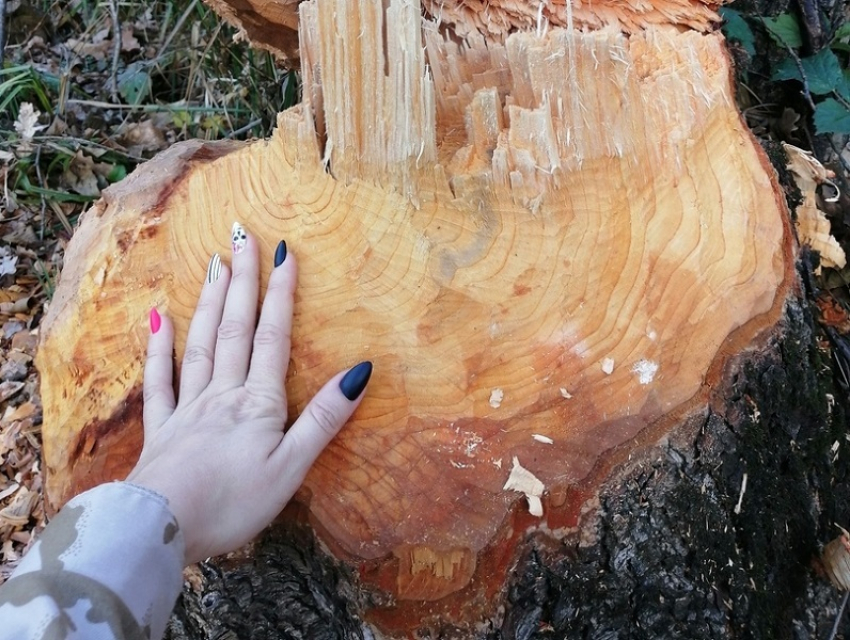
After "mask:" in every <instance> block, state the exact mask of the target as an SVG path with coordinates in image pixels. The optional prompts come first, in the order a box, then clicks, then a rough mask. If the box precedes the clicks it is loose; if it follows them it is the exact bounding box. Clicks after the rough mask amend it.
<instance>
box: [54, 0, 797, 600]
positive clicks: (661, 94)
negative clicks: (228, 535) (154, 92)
mask: <svg viewBox="0 0 850 640" xmlns="http://www.w3.org/2000/svg"><path fill="white" fill-rule="evenodd" d="M511 4H517V3H511ZM519 4H523V3H519ZM526 4H527V5H528V6H532V5H534V6H537V5H536V4H535V3H526ZM553 4H556V5H557V3H553ZM283 5H286V3H283ZM458 6H460V4H458ZM465 6H468V3H465ZM595 6H596V5H594V7H595ZM607 6H609V5H607V4H605V3H603V4H601V5H599V15H600V16H604V11H605V7H607ZM664 6H666V5H664ZM689 6H695V7H697V8H700V7H703V5H702V4H699V3H698V4H696V5H689ZM586 10H588V11H589V10H590V9H586ZM482 11H483V10H482ZM600 20H601V21H602V23H603V24H604V23H607V21H606V20H604V19H603V18H602V17H600ZM555 22H556V25H555V26H552V25H550V24H549V22H548V21H545V20H544V21H542V22H540V23H535V25H534V28H533V29H530V30H528V31H518V32H515V33H513V34H512V35H510V36H509V37H507V38H505V39H504V41H502V40H500V39H499V38H495V37H491V36H490V35H489V34H481V33H479V31H477V30H476V29H477V27H476V28H472V27H471V31H469V32H467V34H466V35H467V37H466V39H465V40H464V41H463V42H462V43H461V41H460V40H459V39H458V38H457V37H456V33H455V31H454V30H453V29H452V28H451V25H446V24H442V25H440V24H437V23H436V22H434V21H433V20H431V19H428V18H427V17H426V18H423V17H422V14H421V8H420V6H419V4H418V3H414V2H411V1H409V0H392V1H391V2H389V5H388V8H387V9H386V13H385V11H384V9H383V5H382V3H381V2H380V1H376V2H359V3H348V2H344V1H343V0H328V1H322V0H319V1H318V2H317V1H315V0H313V1H310V2H305V3H302V4H301V5H300V21H299V24H298V28H299V29H300V54H301V62H302V71H303V80H304V88H303V95H304V99H303V102H302V103H301V104H300V105H298V106H296V107H293V108H291V109H289V110H287V111H285V112H283V113H282V114H280V116H279V118H278V128H277V130H276V131H275V134H274V135H273V136H272V138H271V139H270V140H267V141H258V142H254V143H250V144H244V143H201V142H194V143H187V144H181V145H175V146H174V147H173V148H171V149H170V150H168V151H166V152H165V153H163V154H161V155H160V156H158V157H157V158H156V159H154V160H152V161H151V162H149V163H148V164H146V165H145V166H144V167H142V168H141V169H140V170H138V171H136V172H135V173H134V174H133V175H132V176H130V177H129V178H128V179H126V180H125V181H124V182H122V183H121V184H119V185H117V186H115V187H112V188H111V189H110V190H109V191H108V192H107V194H106V195H105V197H104V198H103V200H101V201H100V202H98V203H97V204H96V205H95V206H94V207H93V208H92V210H91V211H89V212H88V213H87V214H86V215H85V217H84V219H83V221H82V223H81V226H80V228H79V229H78V230H77V232H76V234H75V236H74V239H73V241H72V242H71V244H70V245H69V247H68V252H67V257H66V267H65V271H64V273H63V276H62V279H61V282H60V285H59V287H58V289H57V293H56V296H55V299H54V301H53V303H52V304H51V307H50V311H49V314H48V316H47V318H46V319H45V322H44V324H43V329H42V337H43V338H42V344H41V348H40V351H39V355H38V364H39V367H40V370H41V372H42V379H43V385H42V390H43V391H42V393H43V401H44V416H45V419H44V422H45V427H44V440H45V442H44V451H45V456H46V464H47V469H48V474H49V475H48V492H49V498H50V502H51V504H52V505H53V507H58V506H59V505H61V504H62V503H63V502H64V501H66V500H67V499H68V498H69V497H70V496H71V495H73V494H75V493H77V492H79V491H81V490H82V489H85V488H86V487H89V486H91V485H94V484H96V483H99V482H102V481H104V480H107V479H110V478H120V477H122V476H123V475H124V474H126V473H127V471H128V470H129V469H130V468H131V467H132V465H133V463H134V461H135V457H136V456H137V455H138V451H139V450H140V446H141V410H140V409H141V381H142V366H143V360H144V348H145V344H146V340H147V325H146V318H147V313H148V310H149V309H150V308H151V307H152V306H157V307H158V308H159V309H160V311H162V312H164V313H167V314H168V315H170V316H171V317H172V318H173V319H174V321H175V325H176V333H177V346H176V352H177V357H178V358H179V357H180V356H181V355H182V352H183V348H184V344H185V336H186V329H187V327H188V323H189V320H190V318H191V315H192V312H193V310H194V306H195V303H196V300H197V296H198V292H199V291H200V288H201V283H202V281H203V278H204V275H205V270H206V264H207V261H208V259H209V257H210V255H211V254H213V253H214V252H221V253H222V255H223V256H226V255H227V253H226V252H227V249H228V246H229V230H230V225H231V224H232V222H233V221H234V220H239V221H240V222H242V223H243V224H244V225H245V226H246V227H247V228H248V229H249V230H250V231H252V232H253V233H255V234H256V235H257V236H258V237H259V239H260V245H261V251H262V256H263V259H264V271H263V279H264V280H265V279H266V278H267V276H268V273H269V270H270V268H271V262H272V252H273V250H274V247H275V245H276V244H277V242H278V240H279V239H281V238H283V239H286V241H287V243H288V244H289V246H290V247H291V250H292V251H294V252H295V254H296V255H297V257H298V261H299V269H300V276H299V289H298V293H297V300H296V317H295V326H294V338H293V350H292V356H291V363H290V375H289V379H288V384H287V389H288V393H289V403H290V410H291V414H292V415H297V414H298V413H299V412H300V411H301V410H302V409H303V408H304V406H305V405H306V403H307V401H308V400H309V398H310V397H311V396H312V394H313V393H315V391H316V390H317V389H319V387H320V386H321V385H322V384H323V383H324V381H325V380H326V379H327V378H329V377H330V376H331V375H333V373H335V372H336V371H338V370H339V369H341V368H343V367H345V366H349V365H352V364H354V363H356V362H357V361H359V360H361V359H364V358H369V359H371V360H373V361H374V363H375V373H374V376H373V382H372V383H371V384H370V387H369V391H368V394H367V397H366V400H365V401H364V403H363V404H362V406H361V407H360V409H359V410H358V411H357V413H356V415H355V416H354V418H353V420H352V421H351V422H350V423H349V425H348V426H347V427H346V428H345V429H344V430H343V432H342V433H341V435H340V436H339V437H338V438H337V439H336V440H335V441H334V442H333V443H332V444H331V446H330V447H329V448H328V449H327V451H326V452H325V453H324V454H323V455H322V456H321V458H320V459H319V461H318V462H317V464H316V465H315V467H314V468H313V470H312V471H311V472H310V474H309V476H308V478H307V480H306V482H305V484H304V488H303V489H302V490H301V492H300V493H299V495H298V496H297V499H298V500H299V501H300V502H301V503H302V504H304V505H305V506H306V507H307V508H308V512H309V518H310V521H311V522H312V523H313V524H314V526H315V527H316V529H317V530H318V531H319V532H320V535H321V536H322V538H323V540H324V542H325V543H326V544H327V545H328V547H329V548H330V549H331V550H333V551H334V552H335V553H336V554H337V555H338V556H339V557H341V558H344V559H345V560H347V561H348V562H351V563H353V564H355V565H356V566H358V567H359V568H360V569H361V574H362V575H364V576H365V577H366V578H367V579H369V580H372V581H373V582H375V583H376V584H378V585H379V586H381V587H382V588H385V589H387V590H388V591H390V592H392V594H393V595H394V596H395V597H397V598H398V599H400V600H405V599H408V600H417V601H422V600H436V599H439V598H442V597H444V596H446V595H448V594H450V593H453V592H457V591H459V590H461V589H464V588H465V587H468V586H470V585H474V584H477V583H476V580H478V583H481V584H484V582H488V584H487V586H486V587H482V588H484V589H485V590H488V593H491V594H492V592H493V589H498V587H499V585H500V584H501V583H500V582H499V581H498V580H489V581H483V580H480V579H479V578H481V576H482V575H484V572H490V574H492V573H494V572H495V573H498V571H502V572H503V571H504V563H505V561H506V560H505V559H506V558H509V552H510V545H511V540H512V536H514V535H517V534H518V533H519V532H521V531H523V530H525V528H527V527H542V528H544V529H545V528H548V529H550V530H553V531H555V532H556V533H557V532H559V531H560V532H562V533H563V532H565V531H568V530H570V529H571V528H573V527H575V526H576V525H577V523H578V518H579V515H580V513H581V511H582V509H585V508H587V504H588V500H591V501H592V495H593V490H594V487H595V486H596V485H597V483H598V482H599V481H600V479H601V478H603V477H604V476H605V474H606V472H607V470H608V469H610V467H611V465H613V464H616V463H617V462H619V461H622V460H624V459H625V457H626V456H628V455H629V454H630V452H632V451H633V450H635V448H636V447H639V446H642V445H643V444H645V443H647V442H649V441H651V440H653V439H657V438H658V437H660V436H662V435H663V433H664V430H665V428H667V426H669V425H671V424H673V423H674V422H675V421H677V420H680V419H681V418H682V417H683V416H684V415H686V414H687V413H688V412H691V411H694V410H698V409H699V408H700V407H703V406H705V403H706V401H707V396H708V391H709V388H710V386H711V384H712V380H713V379H714V377H716V375H717V372H718V371H719V369H720V367H721V365H722V364H723V362H724V361H725V360H726V359H727V358H728V357H729V356H730V355H732V354H735V353H739V352H740V351H741V350H742V349H745V348H747V347H748V346H749V345H751V344H752V342H753V340H754V339H755V338H756V336H757V335H758V334H759V333H760V332H761V331H763V330H764V329H765V328H767V327H770V326H772V324H773V323H774V322H775V321H776V319H777V318H778V316H779V313H780V310H781V307H782V304H783V301H784V299H785V290H786V288H787V286H788V285H787V283H788V282H789V273H790V269H791V268H792V263H793V256H792V252H791V245H790V242H791V240H790V236H789V234H788V232H787V228H786V222H785V220H786V213H785V211H784V205H783V204H781V199H780V198H779V197H778V189H777V187H776V184H775V180H774V177H773V173H772V170H771V169H770V168H769V165H768V163H767V161H766V159H765V157H764V155H763V153H762V152H761V150H760V148H759V147H758V145H757V144H756V143H755V142H754V140H753V138H752V136H751V135H750V133H749V131H748V130H747V129H746V127H745V126H744V125H743V124H742V122H741V119H740V116H739V114H738V112H737V110H736V108H735V102H734V98H733V94H732V87H731V74H730V63H729V58H728V55H727V54H726V52H725V49H724V42H723V39H722V36H721V35H720V34H719V33H701V32H698V31H695V30H690V29H683V30H682V29H673V28H669V27H666V28H662V27H656V26H653V25H652V24H651V23H646V24H642V27H641V28H640V29H634V30H633V31H632V33H631V34H630V35H627V34H624V33H622V32H621V30H620V29H619V28H615V27H611V26H607V27H603V28H601V29H598V30H593V31H585V32H580V31H577V30H570V29H563V28H560V27H558V26H557V21H555ZM521 24H522V25H524V24H525V23H521ZM587 24H591V23H590V22H588V23H587ZM683 24H686V25H687V24H690V23H688V22H687V21H685V22H684V23H683ZM706 24H707V23H706ZM593 26H595V25H593ZM473 27H474V25H473ZM385 32H386V40H384V37H383V35H382V34H384V33H385ZM541 436H542V438H541ZM549 440H551V442H549ZM516 465H520V466H521V468H522V469H523V470H524V471H526V472H527V473H528V474H529V475H530V476H531V480H530V481H529V482H528V483H527V484H525V485H523V486H529V487H532V488H533V489H534V491H532V490H531V489H529V490H525V489H519V490H516V487H515V486H514V485H508V486H507V487H506V483H507V481H508V478H509V476H510V475H511V470H512V468H515V466H516ZM533 479H536V480H537V481H538V482H539V483H540V486H542V487H543V490H542V496H540V495H534V494H539V493H540V492H539V491H538V488H539V487H538V485H536V484H535V483H534V481H533ZM527 480H528V479H527ZM532 498H536V499H539V500H540V505H539V506H540V508H542V516H539V517H538V516H537V515H536V514H537V513H539V509H538V508H537V507H538V505H537V503H536V502H535V500H532ZM250 499H253V498H252V497H251V496H246V500H250ZM530 506H531V507H532V510H533V513H529V507H530ZM512 524H513V526H511V525H512ZM499 563H501V564H499ZM497 565H498V567H501V568H498V567H497ZM494 567H497V568H494ZM488 575H489V574H488ZM490 583H492V584H490Z"/></svg>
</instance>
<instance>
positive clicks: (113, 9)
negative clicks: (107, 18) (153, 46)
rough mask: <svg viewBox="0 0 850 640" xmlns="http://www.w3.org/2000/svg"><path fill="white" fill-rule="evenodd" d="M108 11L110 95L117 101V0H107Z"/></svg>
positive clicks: (118, 50) (118, 46)
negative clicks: (110, 44)
mask: <svg viewBox="0 0 850 640" xmlns="http://www.w3.org/2000/svg"><path fill="white" fill-rule="evenodd" d="M109 13H110V14H111V15H112V76H111V81H110V82H111V85H112V86H111V87H110V92H111V93H110V95H111V96H112V99H113V100H114V101H115V102H118V100H119V98H118V63H119V62H120V60H121V23H120V22H119V20H118V0H109Z"/></svg>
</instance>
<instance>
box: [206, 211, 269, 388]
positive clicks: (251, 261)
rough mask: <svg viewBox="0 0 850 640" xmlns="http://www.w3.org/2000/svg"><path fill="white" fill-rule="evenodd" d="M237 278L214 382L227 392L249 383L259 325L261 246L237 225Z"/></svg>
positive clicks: (223, 327)
mask: <svg viewBox="0 0 850 640" xmlns="http://www.w3.org/2000/svg"><path fill="white" fill-rule="evenodd" d="M232 233H233V238H232V240H233V275H232V276H231V279H230V288H229V289H228V291H227V300H226V302H225V305H224V313H223V314H222V317H221V324H220V325H219V327H218V335H217V338H218V341H217V343H216V348H215V364H214V367H213V380H214V381H216V382H218V383H220V384H221V385H222V386H223V387H224V388H233V387H238V386H240V385H242V384H244V383H245V378H246V376H247V375H248V363H249V362H250V359H251V343H252V342H253V338H254V327H255V324H256V321H257V295H258V293H259V282H258V280H259V260H258V256H257V253H258V251H257V242H256V240H255V239H254V238H253V236H250V235H248V234H247V233H246V232H245V230H244V229H243V228H242V225H240V224H239V223H238V222H234V223H233V232H232Z"/></svg>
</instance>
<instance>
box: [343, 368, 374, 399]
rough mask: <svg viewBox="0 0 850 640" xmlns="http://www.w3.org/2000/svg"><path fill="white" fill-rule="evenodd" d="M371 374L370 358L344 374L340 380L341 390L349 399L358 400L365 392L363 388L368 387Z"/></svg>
mask: <svg viewBox="0 0 850 640" xmlns="http://www.w3.org/2000/svg"><path fill="white" fill-rule="evenodd" d="M371 376H372V363H371V362H369V361H368V360H367V361H366V362H361V363H360V364H358V365H355V366H353V367H352V368H351V369H349V371H348V373H346V374H345V375H344V376H342V380H340V381H339V390H340V391H342V395H344V396H345V397H346V398H348V399H349V400H352V401H353V400H357V398H359V397H360V394H361V393H363V389H365V388H366V384H367V383H368V382H369V378H370V377H371Z"/></svg>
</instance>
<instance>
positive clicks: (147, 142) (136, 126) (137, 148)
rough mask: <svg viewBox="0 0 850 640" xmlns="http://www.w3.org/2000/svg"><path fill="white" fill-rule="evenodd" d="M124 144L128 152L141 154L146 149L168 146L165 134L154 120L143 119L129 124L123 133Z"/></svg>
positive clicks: (154, 149)
mask: <svg viewBox="0 0 850 640" xmlns="http://www.w3.org/2000/svg"><path fill="white" fill-rule="evenodd" d="M121 142H122V144H124V145H126V146H127V152H128V153H129V154H131V155H135V156H139V155H142V153H143V152H145V151H159V150H160V149H164V148H165V147H167V146H168V142H167V141H166V140H165V136H164V135H163V133H162V131H161V130H160V129H159V127H157V126H156V125H155V124H154V122H153V120H143V121H142V122H138V123H136V122H134V123H132V124H129V125H127V128H126V129H125V130H124V131H123V133H122V134H121Z"/></svg>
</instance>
